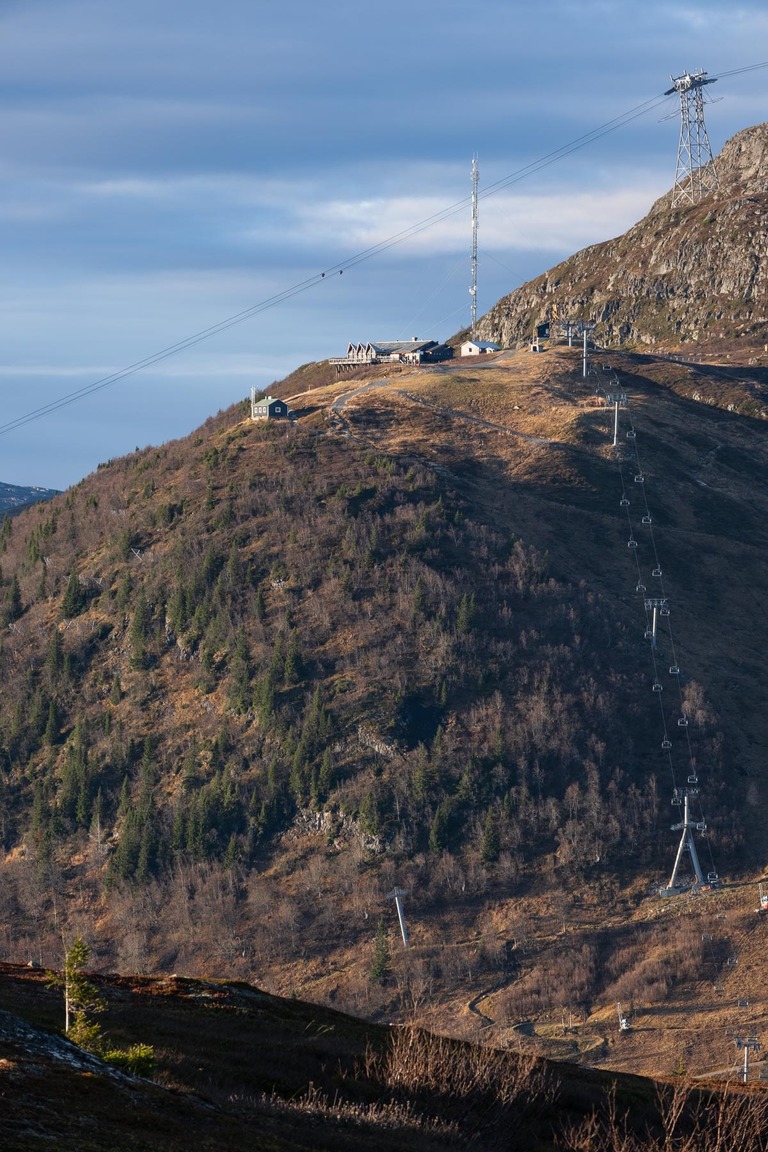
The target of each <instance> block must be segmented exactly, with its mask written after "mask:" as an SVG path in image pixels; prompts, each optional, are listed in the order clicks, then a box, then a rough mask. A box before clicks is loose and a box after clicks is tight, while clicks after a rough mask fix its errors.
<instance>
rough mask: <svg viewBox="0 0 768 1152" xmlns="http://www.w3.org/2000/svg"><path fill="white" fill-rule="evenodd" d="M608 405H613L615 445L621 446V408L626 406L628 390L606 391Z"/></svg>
mask: <svg viewBox="0 0 768 1152" xmlns="http://www.w3.org/2000/svg"><path fill="white" fill-rule="evenodd" d="M605 404H606V407H610V406H611V405H613V446H614V448H618V446H619V409H620V408H626V406H627V394H626V392H606V394H605Z"/></svg>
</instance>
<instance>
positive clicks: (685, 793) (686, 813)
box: [662, 778, 717, 895]
mask: <svg viewBox="0 0 768 1152" xmlns="http://www.w3.org/2000/svg"><path fill="white" fill-rule="evenodd" d="M690 782H691V783H694V784H695V782H696V781H695V778H693V779H691V781H690ZM698 794H699V790H698V788H696V787H692V788H676V789H675V795H674V796H673V798H672V803H673V804H677V805H680V804H681V803H682V805H683V819H682V822H681V823H680V824H673V825H672V831H673V832H682V833H683V834H682V836H681V837H680V844H679V846H678V849H677V856H676V857H675V866H674V868H673V869H672V875H671V876H670V878H669V884H668V885H667V887H666V888H665V889H662V895H665V894H672V893H673V892H679V891H680V889H681V888H682V887H684V885H681V884H679V883H678V876H679V874H680V865H681V863H682V859H683V852H685V851H687V852H688V855H689V856H690V858H691V869H692V871H693V881H692V884H691V887H692V888H703V887H704V885H705V884H706V883H707V882H709V883H716V882H717V877H716V876H715V875H714V873H711V874H710V875H709V876H708V877H707V879H706V880H705V878H704V872H703V871H702V867H701V864H700V863H699V854H698V852H697V851H696V844H695V842H694V839H693V833H694V832H705V831H706V828H707V824H706V821H705V820H692V819H691V810H690V804H689V801H690V799H691V797H692V796H698Z"/></svg>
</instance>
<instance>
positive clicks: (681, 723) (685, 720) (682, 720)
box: [677, 716, 688, 728]
mask: <svg viewBox="0 0 768 1152" xmlns="http://www.w3.org/2000/svg"><path fill="white" fill-rule="evenodd" d="M677 726H678V728H687V727H688V717H687V716H681V717H680V719H679V720H678V722H677Z"/></svg>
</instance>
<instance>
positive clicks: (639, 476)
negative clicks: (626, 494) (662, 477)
mask: <svg viewBox="0 0 768 1152" xmlns="http://www.w3.org/2000/svg"><path fill="white" fill-rule="evenodd" d="M635 484H645V476H643V474H642V472H638V474H637V476H635Z"/></svg>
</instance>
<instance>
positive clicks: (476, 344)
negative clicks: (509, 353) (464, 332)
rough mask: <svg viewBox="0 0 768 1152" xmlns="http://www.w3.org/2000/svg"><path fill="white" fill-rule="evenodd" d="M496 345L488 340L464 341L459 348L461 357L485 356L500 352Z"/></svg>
mask: <svg viewBox="0 0 768 1152" xmlns="http://www.w3.org/2000/svg"><path fill="white" fill-rule="evenodd" d="M500 351H501V349H500V348H499V346H498V344H493V343H492V342H491V341H490V340H465V341H464V343H463V344H462V346H461V355H462V356H487V355H488V353H489V352H500Z"/></svg>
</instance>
